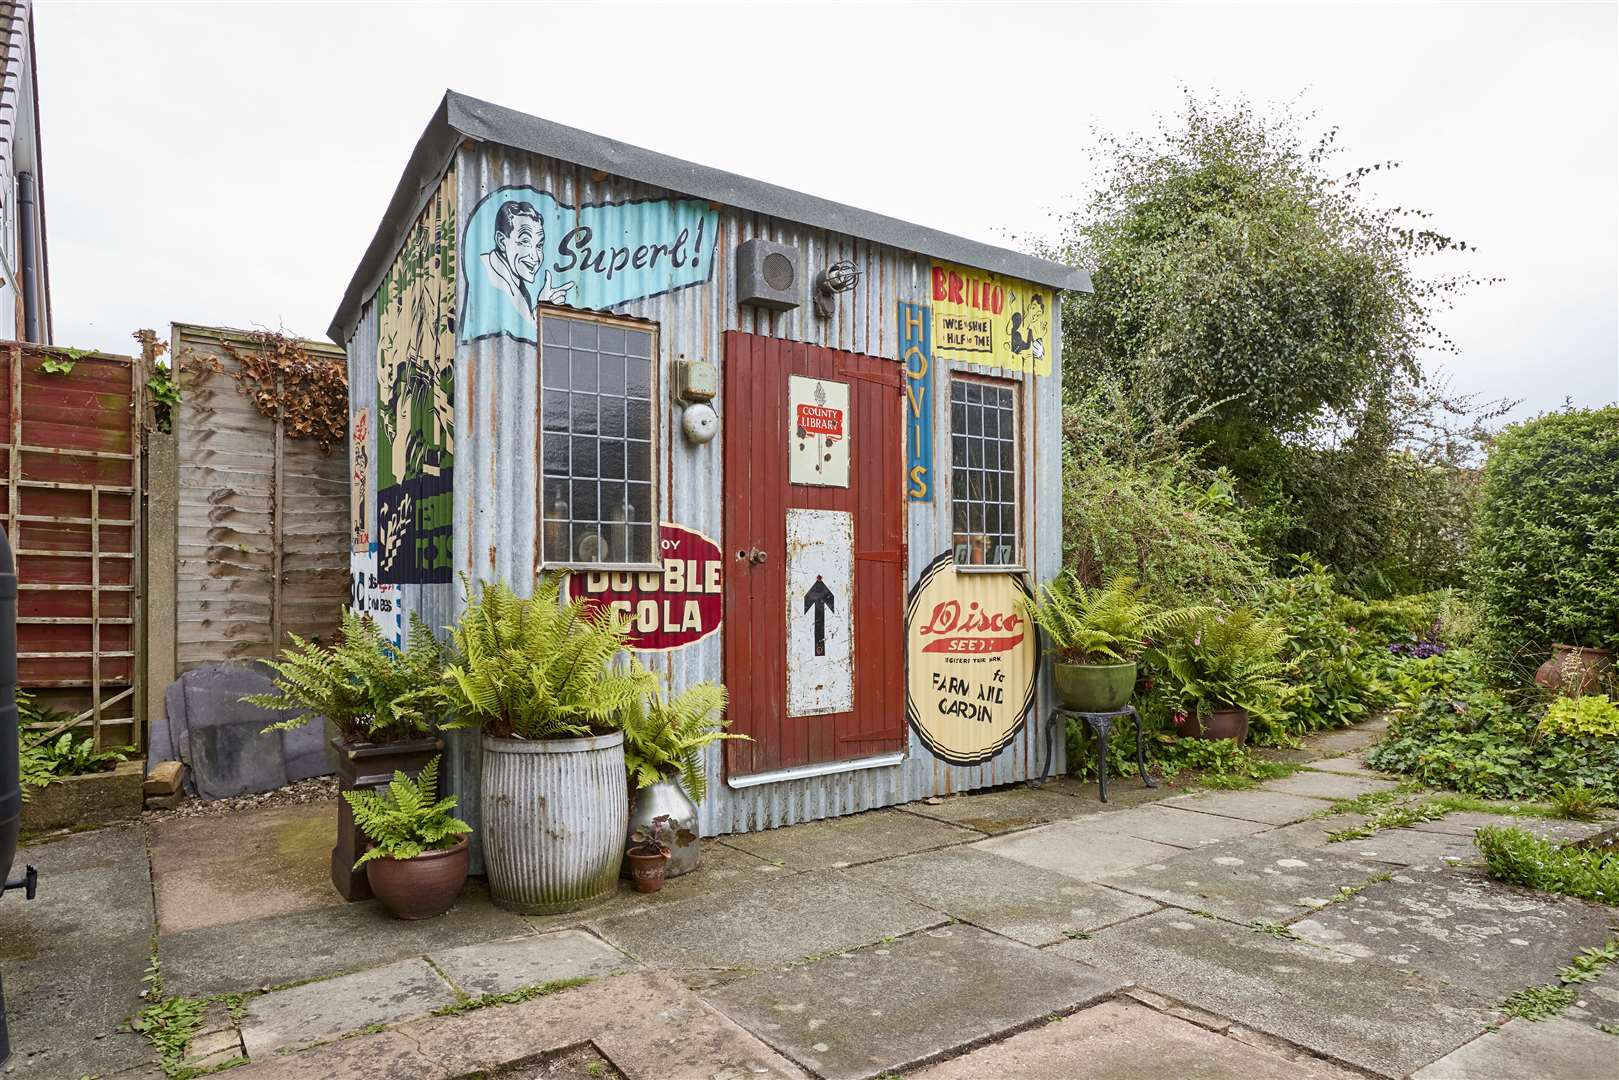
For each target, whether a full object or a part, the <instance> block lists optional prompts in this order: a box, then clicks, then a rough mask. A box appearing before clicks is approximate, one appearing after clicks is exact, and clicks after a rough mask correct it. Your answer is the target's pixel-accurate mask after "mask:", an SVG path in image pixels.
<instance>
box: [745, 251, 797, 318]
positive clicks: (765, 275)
mask: <svg viewBox="0 0 1619 1080" xmlns="http://www.w3.org/2000/svg"><path fill="white" fill-rule="evenodd" d="M802 274H803V267H802V265H801V263H800V260H799V257H798V249H797V248H795V247H792V246H791V245H789V244H776V243H772V242H771V241H769V240H759V239H753V240H745V241H743V243H742V244H741V246H739V247H738V248H737V249H736V302H737V303H739V304H752V305H753V306H754V307H762V308H769V309H770V310H771V311H789V310H791V309H793V308H795V307H797V306H798V304H799V296H800V295H801V294H802V292H803V290H802V287H801V286H800V277H801V275H802Z"/></svg>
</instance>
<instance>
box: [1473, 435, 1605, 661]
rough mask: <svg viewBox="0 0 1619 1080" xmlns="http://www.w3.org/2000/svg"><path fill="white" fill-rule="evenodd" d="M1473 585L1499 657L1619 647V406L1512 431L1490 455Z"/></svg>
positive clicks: (1541, 656)
mask: <svg viewBox="0 0 1619 1080" xmlns="http://www.w3.org/2000/svg"><path fill="white" fill-rule="evenodd" d="M1470 577H1471V583H1472V587H1473V590H1474V596H1475V598H1476V600H1477V602H1478V605H1479V610H1480V615H1481V621H1482V624H1483V632H1484V634H1485V636H1486V638H1487V639H1488V641H1489V642H1490V646H1491V650H1492V653H1493V654H1494V655H1496V656H1498V657H1500V658H1503V659H1507V658H1513V657H1522V656H1525V655H1529V656H1533V658H1534V660H1533V662H1534V663H1537V664H1538V663H1539V662H1540V660H1541V659H1544V657H1545V655H1546V653H1547V652H1548V651H1549V650H1548V646H1549V645H1551V644H1553V643H1555V642H1562V643H1565V644H1569V645H1585V646H1590V647H1593V648H1613V647H1615V646H1619V406H1609V407H1607V408H1605V409H1567V410H1565V411H1562V412H1556V413H1547V414H1544V415H1542V416H1539V417H1536V418H1535V419H1533V420H1528V421H1524V422H1523V423H1518V424H1513V425H1511V426H1509V427H1508V428H1507V429H1506V430H1505V431H1503V432H1502V433H1501V435H1500V437H1499V438H1498V439H1497V440H1496V442H1495V445H1494V447H1493V448H1492V449H1491V451H1490V458H1489V462H1488V464H1487V465H1486V466H1485V469H1484V497H1483V503H1482V505H1481V507H1480V510H1479V515H1478V525H1477V530H1476V532H1475V534H1474V537H1473V556H1472V562H1471V566H1470Z"/></svg>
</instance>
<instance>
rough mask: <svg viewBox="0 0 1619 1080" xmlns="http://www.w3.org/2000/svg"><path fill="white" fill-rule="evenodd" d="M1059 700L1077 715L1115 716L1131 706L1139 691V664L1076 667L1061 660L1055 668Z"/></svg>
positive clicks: (1053, 667) (1056, 662)
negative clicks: (1092, 713) (1106, 714)
mask: <svg viewBox="0 0 1619 1080" xmlns="http://www.w3.org/2000/svg"><path fill="white" fill-rule="evenodd" d="M1051 674H1052V681H1053V682H1054V683H1055V684H1056V687H1057V698H1058V700H1060V701H1061V702H1062V703H1063V706H1064V707H1065V708H1069V709H1073V710H1075V711H1076V712H1112V711H1113V710H1114V709H1122V708H1124V707H1125V706H1126V705H1128V704H1130V695H1131V694H1133V693H1135V689H1136V666H1135V664H1133V663H1132V664H1073V663H1069V662H1067V661H1063V660H1058V661H1055V662H1053V663H1052V665H1051Z"/></svg>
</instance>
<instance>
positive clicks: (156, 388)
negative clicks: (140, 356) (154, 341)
mask: <svg viewBox="0 0 1619 1080" xmlns="http://www.w3.org/2000/svg"><path fill="white" fill-rule="evenodd" d="M146 392H147V394H148V395H149V396H150V397H151V399H152V416H153V419H154V420H155V421H156V423H157V429H158V430H159V431H162V432H165V433H167V432H172V431H173V430H174V409H175V406H177V405H179V404H180V384H179V383H177V382H175V381H174V371H173V370H172V369H171V368H170V367H169V365H168V362H167V361H160V362H158V363H157V364H154V365H153V367H152V371H151V374H150V375H148V376H147V379H146Z"/></svg>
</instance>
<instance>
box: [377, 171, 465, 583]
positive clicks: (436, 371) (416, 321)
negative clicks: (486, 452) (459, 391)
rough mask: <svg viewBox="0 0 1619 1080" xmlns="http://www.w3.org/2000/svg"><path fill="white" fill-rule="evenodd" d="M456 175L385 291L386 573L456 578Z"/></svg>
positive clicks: (382, 526)
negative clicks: (453, 492)
mask: <svg viewBox="0 0 1619 1080" xmlns="http://www.w3.org/2000/svg"><path fill="white" fill-rule="evenodd" d="M455 265H456V248H455V175H454V173H453V171H452V172H451V174H450V175H449V176H447V177H446V178H445V179H444V181H443V182H442V183H441V184H440V185H439V188H438V191H437V192H435V193H434V195H433V198H432V199H431V201H429V202H428V204H427V207H426V208H425V209H424V210H423V211H422V213H421V216H420V217H419V218H417V219H416V224H415V226H414V227H413V228H412V229H411V230H410V233H409V235H408V236H407V237H406V238H405V243H404V247H403V248H402V249H401V250H400V252H399V255H398V256H397V257H396V258H395V259H394V263H393V266H392V267H391V268H390V269H389V271H388V274H387V276H386V277H384V278H383V280H382V284H381V285H380V286H379V287H378V288H377V297H376V310H377V415H376V429H377V458H376V474H377V508H376V542H377V545H378V551H377V574H378V578H379V580H381V581H384V582H388V583H391V584H401V585H402V584H432V583H442V582H448V581H450V580H451V558H452V553H451V531H452V530H451V495H450V489H451V484H452V478H453V475H454V467H455V328H456V307H455V281H456V279H455Z"/></svg>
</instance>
